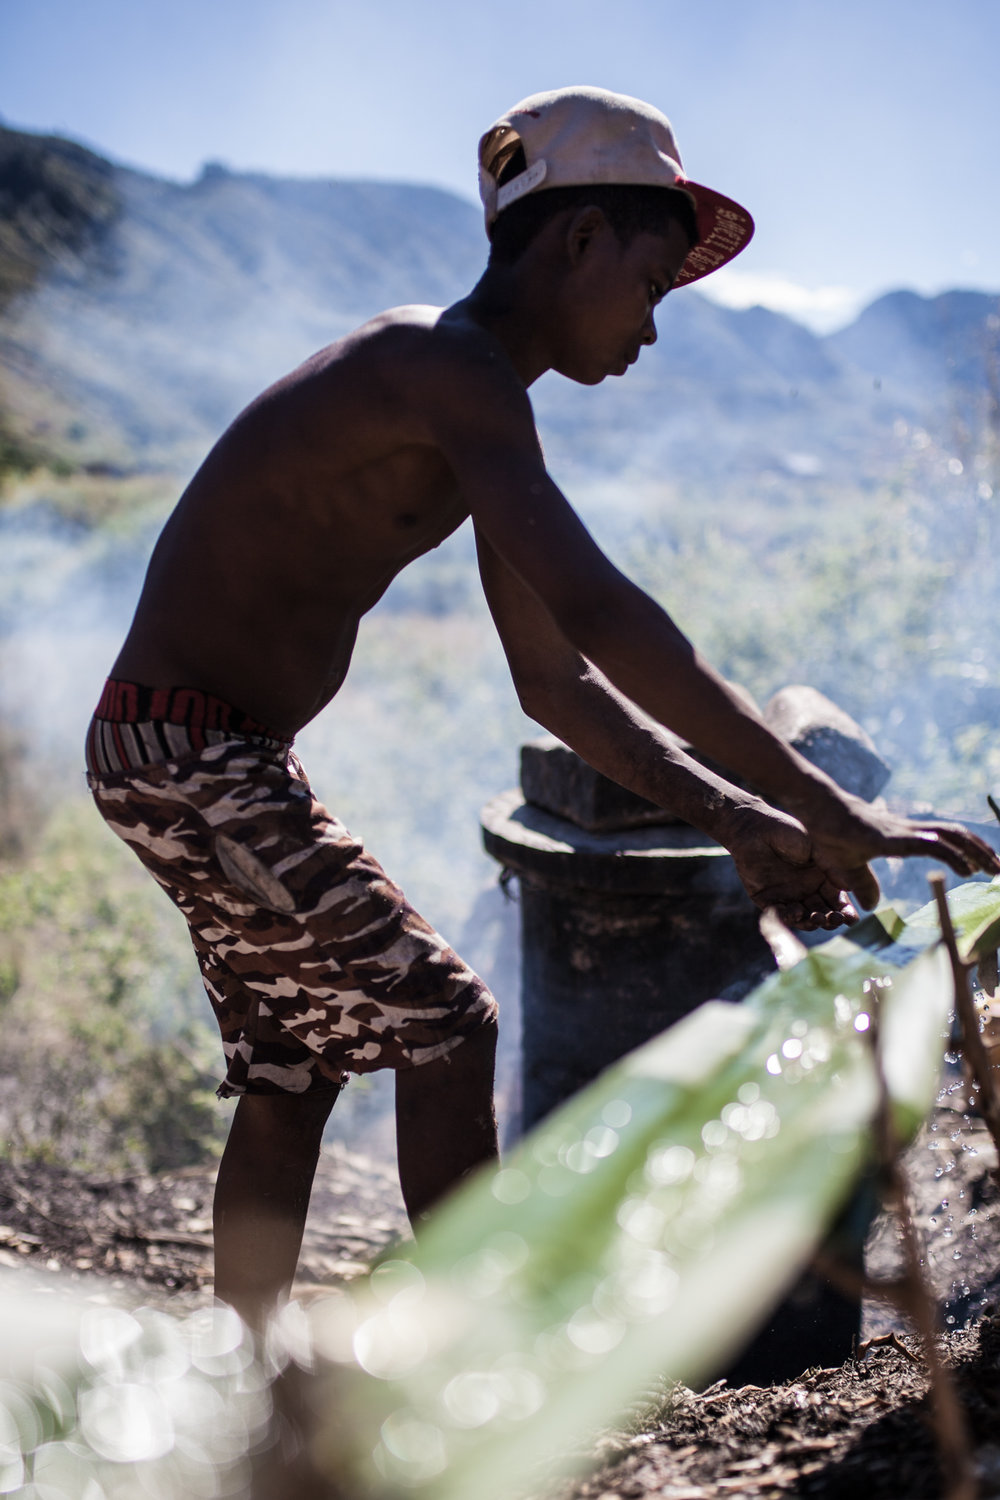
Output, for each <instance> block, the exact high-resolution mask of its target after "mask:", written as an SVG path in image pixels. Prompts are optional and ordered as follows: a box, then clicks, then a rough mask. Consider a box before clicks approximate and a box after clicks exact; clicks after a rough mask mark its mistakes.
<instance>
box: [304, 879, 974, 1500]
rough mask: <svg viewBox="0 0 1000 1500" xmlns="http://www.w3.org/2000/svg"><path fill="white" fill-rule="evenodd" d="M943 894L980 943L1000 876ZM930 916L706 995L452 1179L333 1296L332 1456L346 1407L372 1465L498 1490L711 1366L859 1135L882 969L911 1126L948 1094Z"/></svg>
mask: <svg viewBox="0 0 1000 1500" xmlns="http://www.w3.org/2000/svg"><path fill="white" fill-rule="evenodd" d="M970 891H971V894H970ZM951 900H952V903H953V908H954V909H955V910H956V913H957V914H958V916H957V920H958V921H959V922H960V923H961V927H962V932H963V934H964V935H965V940H966V941H968V940H969V934H970V933H972V932H974V931H975V932H979V931H982V930H984V926H987V925H988V924H989V923H990V922H996V921H1000V888H998V887H996V886H993V887H984V886H981V885H977V886H975V887H973V888H970V887H963V888H961V890H959V891H958V892H955V893H953V895H952V898H951ZM927 916H928V908H924V909H923V910H922V911H921V912H920V913H917V914H916V917H915V918H914V919H911V920H910V921H908V922H906V923H904V922H903V921H902V920H901V919H900V918H899V916H898V914H897V913H895V912H893V911H892V910H891V909H886V910H884V911H883V912H881V913H879V914H877V915H876V916H874V917H871V918H869V919H867V921H866V922H864V923H862V924H859V927H858V928H856V929H854V930H852V932H851V933H850V934H849V935H847V936H845V937H838V938H834V939H832V940H830V941H829V942H827V943H825V944H823V945H822V946H821V947H818V948H813V949H811V950H810V951H809V952H807V954H806V956H805V957H804V958H803V959H802V960H801V962H800V963H799V964H797V965H796V966H795V967H794V968H791V969H789V970H786V971H785V972H783V973H780V974H775V975H773V976H771V977H770V978H769V979H767V980H766V981H765V982H764V983H763V984H762V985H760V986H759V987H758V988H757V989H756V990H755V991H754V993H753V994H752V995H751V996H750V997H749V999H748V1000H747V1001H745V1002H744V1003H743V1004H742V1005H727V1004H724V1003H723V1002H719V1001H714V1002H710V1003H709V1004H707V1005H702V1006H700V1007H699V1008H698V1009H697V1010H695V1011H694V1012H693V1013H692V1014H691V1015H689V1016H688V1017H686V1018H685V1019H684V1020H683V1021H681V1022H680V1023H679V1024H678V1025H676V1026H674V1027H672V1028H671V1029H670V1030H669V1031H668V1032H665V1033H664V1034H663V1035H662V1036H660V1037H657V1038H656V1039H654V1040H653V1041H651V1042H649V1043H648V1044H647V1045H646V1046H644V1047H641V1048H640V1049H638V1050H637V1051H636V1052H634V1053H632V1054H631V1055H630V1056H628V1057H626V1058H624V1059H622V1060H621V1061H620V1062H617V1063H614V1064H613V1065H612V1066H611V1067H609V1068H608V1069H607V1070H606V1072H605V1073H604V1074H602V1075H601V1077H600V1078H598V1079H597V1080H596V1081H595V1082H594V1083H593V1084H591V1085H590V1086H589V1087H588V1088H586V1089H584V1090H583V1091H582V1092H581V1093H580V1094H578V1095H577V1096H576V1097H575V1098H573V1099H571V1100H569V1101H568V1102H567V1103H566V1104H565V1105H564V1106H562V1107H561V1108H560V1109H559V1110H557V1111H556V1112H555V1113H554V1114H553V1115H552V1116H551V1117H550V1118H549V1119H548V1120H546V1121H545V1122H543V1123H542V1124H541V1125H540V1126H539V1127H538V1128H537V1129H536V1130H535V1131H533V1132H532V1134H531V1135H530V1136H529V1137H528V1138H527V1139H525V1140H524V1141H523V1142H522V1143H521V1144H520V1145H519V1147H518V1148H517V1149H516V1151H514V1152H513V1153H512V1154H511V1156H510V1157H509V1158H508V1160H507V1161H506V1163H505V1164H504V1167H503V1169H502V1170H501V1171H499V1172H493V1171H490V1172H484V1173H482V1174H480V1175H479V1176H478V1177H477V1178H475V1179H474V1180H472V1181H471V1182H469V1183H468V1184H467V1185H466V1186H465V1187H464V1188H463V1189H462V1190H461V1191H460V1192H457V1193H455V1194H454V1195H453V1197H452V1198H451V1199H450V1200H449V1201H448V1202H447V1203H446V1204H444V1205H443V1206H442V1207H441V1209H440V1210H439V1211H437V1212H436V1213H435V1214H434V1215H432V1217H431V1220H430V1222H429V1224H428V1225H427V1227H426V1230H425V1231H424V1232H423V1234H422V1237H421V1240H420V1243H419V1245H417V1246H416V1247H414V1248H413V1249H412V1250H411V1251H410V1252H409V1253H408V1254H407V1256H406V1258H405V1259H404V1258H403V1257H402V1256H397V1258H395V1259H394V1260H392V1261H390V1262H388V1263H386V1264H384V1265H382V1266H381V1267H380V1268H379V1269H378V1270H376V1271H375V1273H374V1274H373V1276H372V1277H371V1278H370V1280H369V1282H368V1284H367V1286H365V1287H363V1288H361V1289H359V1290H357V1291H352V1295H351V1296H350V1298H341V1299H337V1300H336V1301H331V1302H330V1303H328V1304H326V1305H325V1306H321V1307H320V1308H319V1309H318V1310H317V1312H316V1314H315V1315H314V1322H315V1328H316V1337H317V1344H318V1348H319V1349H320V1351H321V1352H324V1353H325V1354H326V1355H327V1356H328V1357H329V1358H330V1359H331V1360H332V1361H333V1363H334V1364H335V1365H339V1367H340V1371H341V1378H340V1379H339V1380H337V1381H336V1398H335V1399H336V1401H337V1403H338V1405H339V1406H340V1407H341V1410H342V1412H346V1414H347V1415H346V1420H345V1422H343V1423H338V1431H337V1437H336V1440H335V1441H334V1439H333V1438H332V1437H331V1439H330V1442H331V1447H330V1450H329V1455H328V1456H329V1462H330V1464H331V1466H335V1467H337V1468H338V1469H339V1468H340V1467H341V1466H342V1464H343V1459H344V1455H343V1433H344V1431H345V1428H346V1430H349V1431H352V1432H353V1433H354V1434H356V1449H357V1454H358V1457H357V1463H358V1467H359V1482H364V1483H376V1484H378V1483H380V1482H381V1483H385V1482H388V1483H389V1484H390V1487H391V1486H395V1485H401V1486H403V1487H405V1488H406V1489H407V1490H408V1491H409V1492H410V1493H416V1494H422V1495H426V1496H428V1497H431V1496H433V1500H467V1497H468V1496H469V1495H471V1494H475V1495H476V1497H477V1500H492V1497H494V1496H495V1497H497V1500H500V1497H501V1496H502V1497H505V1500H506V1497H509V1496H510V1495H512V1494H516V1493H518V1491H519V1490H520V1489H522V1488H525V1487H530V1485H531V1484H532V1483H536V1482H538V1478H539V1466H544V1465H545V1463H546V1461H548V1460H550V1459H551V1458H552V1455H553V1453H562V1454H564V1455H571V1454H572V1453H574V1452H575V1451H576V1452H578V1451H579V1450H580V1447H581V1445H583V1444H585V1443H586V1441H587V1439H588V1437H589V1436H591V1435H592V1434H593V1432H594V1430H595V1429H596V1428H599V1427H600V1426H602V1425H605V1424H606V1423H607V1422H608V1421H610V1420H611V1419H612V1418H613V1417H614V1416H615V1415H616V1414H617V1413H618V1412H619V1411H621V1410H622V1409H624V1407H625V1406H626V1405H627V1403H628V1402H629V1401H630V1400H631V1399H633V1398H634V1397H635V1395H636V1394H637V1393H638V1392H639V1391H641V1390H642V1389H643V1388H644V1387H645V1386H648V1384H649V1383H650V1382H651V1381H652V1380H653V1379H654V1378H656V1377H660V1378H667V1379H679V1380H684V1381H686V1382H688V1383H693V1382H697V1381H699V1380H703V1379H704V1378H705V1377H707V1376H711V1375H712V1374H713V1373H714V1372H715V1371H717V1370H718V1369H719V1368H720V1367H721V1366H722V1365H723V1364H724V1362H725V1361H726V1360H727V1359H728V1358H730V1357H731V1356H732V1355H733V1354H734V1353H735V1352H736V1351H737V1350H738V1349H739V1347H740V1346H741V1345H742V1344H743V1343H744V1342H745V1340H746V1339H747V1338H748V1337H749V1336H750V1335H751V1334H752V1333H753V1332H754V1330H755V1329H756V1327H757V1326H758V1325H759V1324H760V1323H761V1322H762V1321H763V1320H764V1319H765V1317H766V1315H767V1314H768V1312H769V1311H770V1309H771V1308H772V1307H773V1306H774V1305H775V1304H776V1303H777V1302H778V1301H779V1300H780V1298H781V1296H782V1294H783V1292H784V1291H785V1289H786V1288H787V1287H788V1285H789V1284H790V1283H791V1282H792V1281H793V1280H794V1278H795V1276H796V1275H797V1274H798V1272H799V1271H800V1269H801V1267H802V1266H803V1264H804V1263H806V1262H807V1260H808V1259H809V1257H810V1256H811V1254H812V1253H813V1251H814V1249H815V1247H816V1245H817V1244H818V1243H819V1241H820V1240H821V1238H822V1236H823V1234H824V1232H825V1231H826V1229H827V1228H828V1226H829V1224H830V1223H831V1221H832V1220H833V1218H834V1217H835V1215H836V1213H837V1211H838V1209H839V1208H840V1206H841V1205H842V1204H843V1202H844V1201H845V1199H846V1197H847V1195H848V1194H849V1192H850V1189H851V1186H852V1183H853V1181H854V1179H855V1177H856V1175H857V1173H858V1170H859V1168H860V1167H861V1166H862V1164H863V1163H864V1162H865V1161H866V1159H867V1157H868V1153H869V1149H870V1125H871V1121H872V1116H873V1112H874V1109H875V1106H876V1102H877V1092H878V1091H877V1083H876V1075H875V1068H874V1062H873V1058H872V1049H871V1043H870V1038H869V1036H868V1034H867V1032H868V1027H867V1022H868V1017H869V1013H870V1006H871V1002H872V994H873V990H872V981H875V982H876V983H877V993H878V994H879V995H880V996H881V1000H880V1027H881V1038H882V1048H883V1057H884V1071H885V1076H886V1080H887V1083H888V1087H889V1091H890V1095H891V1099H892V1103H893V1107H894V1110H895V1114H896V1122H897V1127H898V1129H899V1130H900V1133H901V1135H903V1136H906V1135H909V1134H912V1132H913V1131H914V1130H915V1129H916V1128H917V1126H918V1125H919V1122H920V1120H921V1119H922V1118H923V1116H924V1114H925V1113H926V1111H927V1109H928V1107H929V1106H930V1104H931V1103H932V1102H933V1099H934V1095H935V1091H936V1087H937V1080H938V1074H939V1069H940V1062H941V1054H942V1051H943V1037H944V1035H945V1032H946V1029H947V1020H948V1012H949V1005H950V1000H951V980H950V969H949V965H948V961H947V957H946V955H945V954H944V952H943V950H942V949H941V948H940V947H939V946H935V945H933V937H934V934H933V932H932V930H931V928H930V925H929V922H928V920H927ZM904 964H905V967H903V966H902V965H904ZM361 1371H364V1372H365V1373H366V1375H367V1376H369V1377H373V1378H368V1379H366V1378H364V1377H363V1376H362V1375H361V1373H360V1372H361ZM362 1434H367V1435H368V1436H367V1439H364V1438H363V1437H362ZM334 1448H336V1452H334ZM567 1462H568V1460H567ZM372 1466H374V1472H372ZM380 1476H381V1477H380Z"/></svg>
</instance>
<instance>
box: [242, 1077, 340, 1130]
mask: <svg viewBox="0 0 1000 1500" xmlns="http://www.w3.org/2000/svg"><path fill="white" fill-rule="evenodd" d="M339 1092H340V1090H339V1089H317V1090H314V1091H310V1092H309V1093H306V1094H242V1095H241V1096H240V1101H239V1103H238V1104H237V1106H236V1115H237V1120H238V1122H239V1125H240V1128H241V1129H244V1130H247V1129H249V1130H252V1131H254V1132H255V1133H257V1132H259V1133H260V1134H262V1135H264V1136H266V1137H267V1138H268V1139H269V1140H270V1141H274V1140H277V1139H284V1140H289V1139H311V1138H313V1137H315V1136H321V1135H322V1133H323V1128H324V1126H325V1125H326V1122H327V1120H328V1119H329V1118H330V1112H331V1110H332V1109H333V1106H334V1104H335V1103H336V1101H337V1096H338V1094H339ZM234 1123H235V1122H234Z"/></svg>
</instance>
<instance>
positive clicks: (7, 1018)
mask: <svg viewBox="0 0 1000 1500" xmlns="http://www.w3.org/2000/svg"><path fill="white" fill-rule="evenodd" d="M133 866H134V868H133ZM171 915H172V914H171V912H170V909H169V907H168V905H167V903H166V902H165V901H163V898H162V897H160V896H159V895H158V893H157V892H156V890H155V888H154V887H153V886H152V884H151V883H150V882H149V880H148V877H147V876H146V875H145V874H144V872H143V871H142V870H141V868H140V867H139V865H138V864H137V863H136V862H135V860H134V858H133V857H132V856H131V855H130V854H129V853H128V852H127V851H126V850H125V849H124V847H122V848H118V847H117V846H116V844H115V842H114V841H113V839H111V838H110V837H109V835H108V834H107V831H106V830H105V829H104V828H103V826H102V825H101V824H100V822H99V820H98V819H97V817H96V815H95V814H94V812H93V810H92V809H91V808H90V807H89V805H87V804H85V803H82V802H80V803H72V802H68V803H66V804H65V805H64V806H63V807H61V808H60V809H59V810H58V812H57V813H56V814H55V815H54V816H53V817H52V819H51V820H50V821H49V823H48V824H47V825H46V826H45V827H44V829H43V830H42V832H41V833H40V834H38V835H36V836H35V837H34V838H32V839H31V840H30V850H29V852H25V853H22V855H21V857H20V858H18V859H17V860H16V861H14V862H11V863H9V864H8V866H7V868H6V869H5V870H4V871H2V872H0V1025H2V1027H3V1032H4V1036H5V1037H6V1038H7V1042H6V1045H5V1047H4V1050H3V1061H2V1063H0V1142H2V1149H3V1150H4V1152H5V1154H6V1155H7V1156H8V1157H11V1158H14V1159H20V1160H43V1161H58V1162H62V1163H70V1162H71V1163H73V1164H74V1165H75V1166H78V1167H81V1168H89V1169H91V1170H94V1169H95V1168H100V1169H101V1170H102V1171H123V1170H135V1169H137V1168H143V1169H146V1170H152V1171H156V1170H159V1169H161V1168H166V1167H178V1166H185V1165H189V1164H193V1163H196V1162H199V1161H203V1160H205V1159H207V1158H210V1157H211V1156H212V1155H213V1154H214V1153H215V1152H216V1151H217V1150H218V1148H219V1146H220V1144H221V1138H222V1127H223V1112H222V1109H221V1106H219V1105H218V1102H217V1101H216V1100H215V1099H214V1095H213V1089H214V1083H215V1072H214V1070H215V1068H216V1066H217V1058H216V1056H215V1053H216V1050H217V1045H218V1044H217V1041H216V1039H215V1037H214V1036H213V1035H212V1034H211V1033H210V1031H209V1029H208V1027H207V1025H205V1023H204V1020H203V1019H202V1013H203V1009H204V1001H203V998H202V996H201V995H200V993H199V990H200V983H199V981H198V977H197V972H196V970H195V966H194V960H193V957H192V956H191V955H190V953H189V952H188V948H187V940H186V933H185V932H184V929H183V924H182V923H181V922H180V919H179V918H177V917H175V918H174V920H173V921H172V922H171V921H170V920H169V919H170V918H171Z"/></svg>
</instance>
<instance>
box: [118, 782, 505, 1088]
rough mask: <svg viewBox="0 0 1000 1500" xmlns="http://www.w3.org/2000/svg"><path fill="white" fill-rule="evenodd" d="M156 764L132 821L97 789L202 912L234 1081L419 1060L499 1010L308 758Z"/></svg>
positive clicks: (203, 939) (134, 839)
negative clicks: (318, 793) (320, 796)
mask: <svg viewBox="0 0 1000 1500" xmlns="http://www.w3.org/2000/svg"><path fill="white" fill-rule="evenodd" d="M220 760H221V761H222V763H221V764H220ZM149 770H152V771H154V772H155V773H156V774H155V775H153V776H152V777H151V778H150V777H148V776H147V775H146V773H145V772H144V773H143V774H142V775H139V774H138V773H137V774H136V775H135V776H133V777H131V778H130V781H131V782H132V786H131V796H130V797H129V798H127V799H125V800H126V801H127V802H128V803H129V809H130V810H129V813H128V815H127V816H125V815H124V814H123V813H122V812H121V811H119V812H118V814H117V823H116V820H115V819H116V815H115V813H114V811H113V809H112V815H111V816H109V808H108V806H107V805H102V798H101V796H100V795H98V792H97V791H96V790H95V796H97V800H98V804H99V806H101V810H102V812H104V814H105V816H106V817H108V820H109V821H110V822H111V823H112V826H115V827H116V831H118V832H120V833H122V836H123V837H125V838H127V840H128V842H129V843H130V844H132V846H133V848H135V850H136V852H137V853H138V854H139V856H140V858H142V859H143V861H144V863H146V864H147V866H148V868H149V869H150V870H151V873H152V874H153V875H154V876H155V878H156V879H157V880H158V881H159V882H160V883H161V884H162V885H163V886H164V888H165V889H166V890H167V891H168V893H169V894H170V895H171V897H172V899H173V900H174V901H175V902H176V904H177V905H178V906H179V907H180V909H181V910H182V911H183V913H184V915H185V917H186V918H187V920H188V924H189V927H190V929H191V934H192V939H193V941H194V946H195V949H196V952H197V954H198V958H199V962H200V964H201V969H202V974H203V977H204V980H205V985H206V989H207V990H208V994H209V996H210V998H211V1000H212V1004H213V1007H214V1009H215V1013H216V1017H217V1019H218V1022H219V1026H220V1030H221V1031H222V1035H223V1043H224V1046H225V1050H226V1053H227V1056H228V1058H229V1074H228V1076H227V1081H226V1083H225V1084H224V1085H223V1089H222V1092H226V1093H231V1092H241V1091H243V1090H244V1089H261V1090H263V1091H267V1090H269V1089H281V1090H290V1091H292V1092H302V1091H304V1090H305V1089H308V1088H313V1087H329V1086H331V1084H332V1083H334V1082H336V1081H339V1080H340V1078H341V1077H342V1076H343V1074H344V1072H345V1071H351V1072H370V1071H373V1070H375V1069H379V1068H386V1067H388V1068H406V1067H412V1066H415V1065H419V1064H420V1063H423V1062H427V1061H430V1060H432V1059H434V1058H436V1057H440V1056H443V1055H445V1054H446V1053H447V1052H448V1051H450V1050H451V1049H452V1048H453V1047H455V1046H457V1045H458V1044H459V1043H460V1042H461V1041H462V1040H463V1038H464V1037H465V1036H467V1035H469V1034H470V1033H471V1032H472V1031H474V1030H476V1029H478V1028H479V1027H480V1026H482V1025H484V1024H486V1023H488V1022H489V1021H491V1020H492V1019H494V1017H495V1011H496V1007H495V1003H494V1001H493V999H492V996H491V995H490V994H489V991H488V990H487V989H486V987H485V986H484V985H483V984H482V982H481V981H480V980H479V979H478V978H477V976H476V975H475V974H474V973H473V972H472V970H471V969H469V968H468V966H467V965H465V964H464V963H463V962H462V961H461V959H459V957H458V955H457V954H455V953H454V951H453V950H452V949H451V948H450V947H449V946H448V944H447V943H446V942H445V941H444V939H443V938H441V937H440V936H439V934H438V933H436V932H435V931H434V929H433V928H432V927H431V926H430V925H429V924H428V923H427V922H425V921H424V920H423V918H422V917H420V916H419V914H418V913H417V912H416V911H415V910H414V909H413V907H412V906H411V905H410V904H409V902H408V901H407V900H406V898H405V896H404V895H403V893H402V891H401V890H400V889H399V887H398V886H396V884H395V883H394V882H393V881H392V880H390V879H389V877H388V876H387V875H386V874H385V872H384V871H383V870H382V869H381V867H380V865H379V864H378V862H377V861H376V860H375V859H373V858H372V856H371V855H369V854H368V853H367V852H366V851H365V850H364V848H363V846H362V844H361V843H360V841H359V840H357V839H355V838H353V837H352V835H351V834H350V833H348V831H347V829H346V828H344V826H343V824H342V823H340V822H339V820H338V819H336V818H334V817H332V815H331V814H330V813H329V812H328V811H327V810H326V809H325V808H324V807H323V806H322V804H320V803H319V802H318V801H317V800H316V798H315V797H314V796H313V794H312V791H311V789H310V788H309V786H308V782H307V781H306V780H305V777H304V773H301V770H300V768H299V767H298V766H297V763H296V762H294V761H293V763H292V766H291V769H289V768H288V767H286V766H284V765H283V764H280V763H279V762H278V761H277V760H274V759H265V760H264V763H263V764H256V765H255V764H253V763H248V761H247V758H246V757H243V758H241V757H239V756H236V757H228V758H227V757H218V756H215V757H214V758H213V765H212V769H211V775H209V776H206V775H205V774H204V773H202V774H200V775H199V774H195V772H194V768H190V767H188V768H184V769H183V774H182V775H181V776H180V777H177V776H174V777H170V776H167V775H166V774H165V772H166V770H167V768H163V767H156V768H146V771H149ZM144 778H145V779H144ZM181 786H183V788H184V796H183V797H180V796H179V795H178V792H179V789H180V787H181ZM164 803H166V804H167V810H168V812H169V818H170V822H169V828H167V825H166V823H165V821H164V811H165V809H164ZM123 824H124V826H122V825H123Z"/></svg>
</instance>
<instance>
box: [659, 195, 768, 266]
mask: <svg viewBox="0 0 1000 1500" xmlns="http://www.w3.org/2000/svg"><path fill="white" fill-rule="evenodd" d="M676 185H677V187H679V188H683V189H684V191H685V192H688V193H690V194H691V197H692V198H693V199H694V204H695V217H696V219H697V221H698V235H699V241H698V244H697V245H695V247H694V249H693V250H692V251H691V253H690V254H689V255H688V257H687V259H686V260H685V262H684V264H683V265H682V266H681V269H680V271H679V272H678V275H677V280H676V281H675V282H674V286H675V287H679V286H687V284H688V283H689V282H691V281H700V280H701V278H702V277H703V276H709V275H711V273H712V272H713V271H717V270H718V269H719V267H720V266H724V265H725V264H726V262H727V261H730V260H732V259H733V257H734V256H736V255H739V253H740V251H741V250H744V249H746V247H747V245H749V243H750V241H751V239H752V238H753V227H754V226H753V219H751V217H750V215H749V214H748V213H747V211H746V209H745V208H741V207H740V205H739V204H738V203H734V202H733V200H732V198H726V197H724V196H723V195H722V193H717V192H716V191H715V190H714V188H707V187H702V186H701V184H700V183H697V182H686V181H684V180H683V179H682V180H680V181H678V183H677V184H676Z"/></svg>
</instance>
